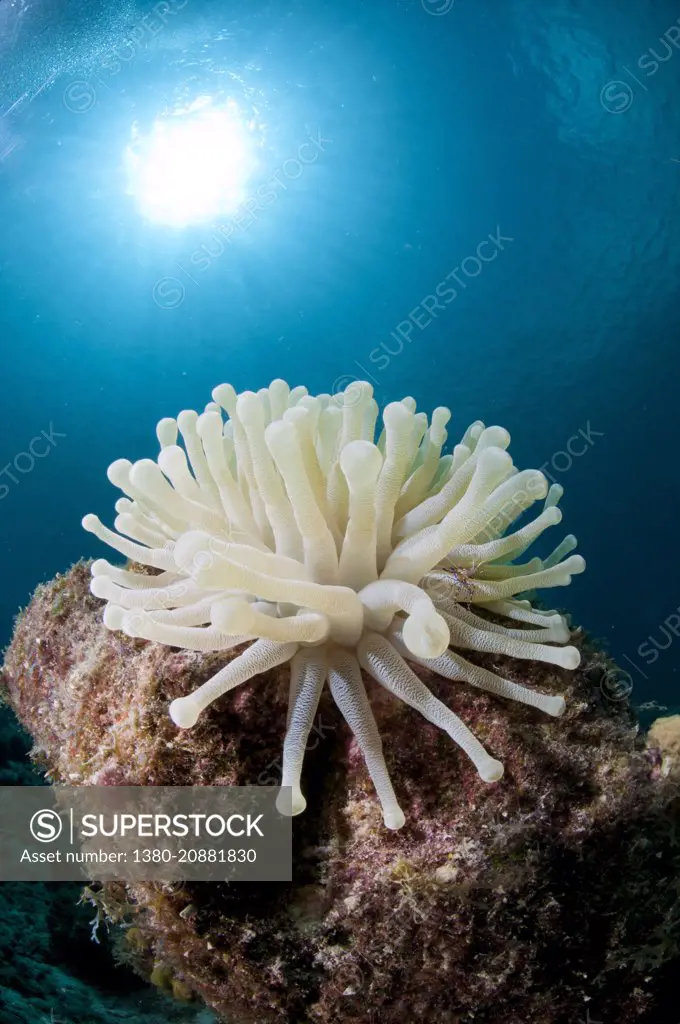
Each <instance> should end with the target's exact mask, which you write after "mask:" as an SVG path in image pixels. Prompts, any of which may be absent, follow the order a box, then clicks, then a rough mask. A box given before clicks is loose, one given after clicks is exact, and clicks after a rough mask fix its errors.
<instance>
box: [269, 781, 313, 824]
mask: <svg viewBox="0 0 680 1024" xmlns="http://www.w3.org/2000/svg"><path fill="white" fill-rule="evenodd" d="M306 807H307V801H306V800H305V798H304V796H303V795H302V790H301V789H300V787H299V786H294V787H293V789H292V791H291V788H290V787H289V786H284V787H282V788H281V791H280V793H279V795H278V796H277V798H276V809H277V811H278V812H279V814H282V815H284V817H286V818H290V817H293V818H294V817H295V816H296V815H297V814H302V813H303V811H304V810H305V809H306Z"/></svg>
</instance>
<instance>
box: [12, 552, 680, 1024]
mask: <svg viewBox="0 0 680 1024" xmlns="http://www.w3.org/2000/svg"><path fill="white" fill-rule="evenodd" d="M89 580H90V571H89V565H87V564H86V563H79V564H78V565H76V566H75V567H74V568H73V569H72V570H71V571H70V572H69V573H68V574H66V575H65V576H61V577H58V578H57V579H56V580H54V581H53V582H51V583H49V584H45V585H42V586H40V587H38V589H37V591H36V593H35V596H34V598H33V600H32V602H31V604H30V605H29V607H28V608H27V609H26V611H24V612H23V614H22V615H21V616H20V618H19V620H18V622H17V626H16V630H15V634H14V639H13V641H12V644H11V645H10V647H9V649H8V651H7V655H6V660H5V664H4V668H3V683H4V689H5V692H6V694H7V696H8V699H9V702H10V703H11V705H12V707H13V708H14V709H15V711H16V713H17V715H18V717H19V719H20V720H21V722H22V724H23V725H24V726H25V727H26V728H27V729H28V730H29V731H30V733H31V734H32V736H33V739H34V750H33V754H34V757H35V759H36V762H37V763H38V764H39V765H41V766H42V767H44V768H45V770H46V771H47V774H48V778H49V779H50V780H51V781H52V782H55V783H67V784H71V785H74V784H75V785H126V784H127V785H183V786H191V785H197V786H203V785H232V784H236V785H240V784H257V783H272V782H274V780H275V777H276V774H277V772H280V737H281V730H282V729H285V723H286V712H287V701H288V684H287V680H286V678H285V672H284V670H283V669H282V668H277V669H275V670H272V671H271V672H269V673H267V674H266V676H263V677H259V678H258V679H256V680H253V681H251V682H249V683H246V684H244V686H243V687H241V688H240V689H239V690H234V691H233V692H231V693H230V694H228V695H226V696H225V697H224V699H223V700H222V701H220V702H217V703H216V704H215V705H214V706H213V707H212V708H211V710H210V714H208V715H206V716H205V717H204V719H203V720H202V721H201V722H200V723H198V724H197V725H196V727H195V728H194V729H192V730H188V731H178V730H177V729H176V727H175V726H174V725H173V723H172V721H171V720H170V718H169V716H168V715H167V710H166V709H167V704H168V702H169V701H171V700H174V699H175V697H176V696H177V695H178V694H180V693H182V692H185V691H186V690H187V689H188V688H191V687H192V686H194V685H196V684H197V683H199V682H200V681H201V680H202V679H203V678H205V676H207V675H209V674H210V673H211V672H213V671H214V670H215V669H216V668H217V667H218V666H219V665H220V664H223V662H224V660H225V655H224V654H222V655H220V654H214V655H199V654H196V653H193V652H187V651H179V650H173V649H171V648H168V647H166V646H164V645H161V644H157V643H152V642H148V641H144V640H139V639H134V638H130V637H127V636H125V635H124V634H120V633H114V632H111V631H110V630H108V629H107V628H106V627H105V626H104V625H103V624H102V622H101V612H100V603H99V601H98V600H97V599H96V598H94V597H93V596H92V595H91V594H90V592H89ZM55 605H56V606H58V614H55V611H54V609H55ZM572 642H573V643H575V644H576V645H577V646H578V647H579V648H580V649H581V651H582V655H583V661H582V665H581V667H580V668H579V669H577V670H576V671H574V672H570V671H567V670H564V669H559V668H555V667H547V666H545V665H536V664H529V665H528V666H527V669H528V671H527V674H526V675H525V677H524V678H525V680H526V682H527V684H528V685H537V686H539V685H540V686H541V687H542V688H543V689H554V690H559V691H560V692H562V693H563V694H564V695H565V697H566V698H567V711H566V712H565V715H564V716H563V718H562V719H561V720H560V723H559V727H556V726H555V723H553V722H551V721H550V720H547V721H546V720H544V719H543V718H542V716H541V715H540V712H538V711H537V710H535V709H533V708H529V707H526V706H523V705H520V704H516V703H514V702H513V703H511V704H509V705H508V706H507V707H503V708H502V709H500V708H499V705H498V698H496V697H494V696H492V695H489V694H486V693H484V692H481V691H478V690H473V689H472V688H466V687H456V688H455V689H451V688H450V684H448V683H446V682H445V681H443V680H440V679H438V678H437V677H436V676H434V675H429V674H427V672H425V670H423V672H424V678H425V680H426V682H427V685H428V686H431V687H432V689H433V692H434V693H436V694H437V695H438V696H439V697H440V698H441V699H446V700H447V702H448V703H450V705H451V706H452V707H453V709H454V711H455V712H456V713H457V714H459V715H460V716H461V717H464V718H465V721H467V722H470V723H472V725H473V727H474V728H476V729H478V730H479V733H480V735H482V736H483V738H484V741H485V742H487V743H488V744H489V746H490V747H491V748H492V749H493V750H494V751H495V752H496V753H497V755H498V756H499V757H502V759H503V761H504V762H505V766H506V772H505V776H504V779H503V780H502V781H501V782H499V783H497V784H495V785H493V786H489V785H486V784H485V783H484V782H482V781H481V780H480V779H479V777H478V775H477V774H476V772H475V770H474V767H473V766H472V764H471V763H470V762H469V761H467V759H465V758H461V757H460V755H459V754H458V753H457V751H456V748H455V747H454V746H453V745H452V744H450V743H449V742H448V740H447V737H446V735H445V734H443V733H442V732H441V731H440V730H438V729H437V728H436V727H435V726H433V725H430V724H429V723H425V724H424V725H423V726H422V727H421V728H420V729H419V731H418V733H417V734H415V735H414V732H413V723H412V716H413V712H412V711H411V710H410V709H409V708H407V707H406V706H405V705H404V704H402V703H401V702H399V701H393V700H391V699H389V698H386V697H385V696H384V695H383V693H382V692H381V690H380V689H379V687H378V686H377V685H376V684H372V683H371V682H370V680H369V681H367V688H368V691H369V695H370V699H371V702H372V704H373V708H374V713H375V716H376V720H377V722H378V724H379V727H380V729H381V730H382V731H383V732H384V734H385V735H389V736H390V742H389V744H386V746H385V757H386V760H387V763H388V766H389V768H390V770H391V771H393V772H394V773H395V776H396V777H398V778H399V779H400V780H401V783H400V789H401V792H402V800H403V803H404V806H405V807H406V808H407V811H408V814H407V818H408V820H407V823H406V825H405V826H404V828H403V829H401V830H400V831H398V832H390V831H388V830H386V829H385V828H384V826H383V823H382V817H381V814H380V809H379V805H378V804H377V803H376V801H375V800H374V798H373V794H372V790H371V784H370V780H369V778H368V775H367V772H366V768H365V765H364V763H363V760H362V758H361V755H360V753H359V751H358V750H357V748H356V744H355V742H354V741H353V740H352V737H351V734H350V733H349V730H347V729H346V727H345V725H344V723H343V721H342V718H341V716H340V714H339V712H338V710H337V709H336V708H335V706H334V705H333V703H332V701H330V700H329V699H328V698H329V696H330V695H329V694H324V696H323V697H322V700H321V703H320V708H319V715H318V718H317V722H316V732H315V734H314V735H315V740H314V742H311V743H310V744H309V745H308V751H307V759H306V772H305V776H306V779H307V787H308V794H309V797H310V799H309V801H308V808H307V811H306V813H305V814H304V815H301V816H300V817H299V818H297V819H295V822H294V854H293V865H294V879H293V881H292V882H291V883H269V884H261V883H258V884H255V883H235V884H232V885H230V886H227V885H219V884H212V883H186V884H184V885H182V886H177V885H175V886H173V887H171V888H167V889H166V888H164V887H163V886H162V885H161V884H158V883H157V884H134V885H129V886H125V885H123V884H122V883H115V884H114V883H110V884H107V885H106V886H104V887H102V888H100V889H99V891H98V893H96V896H97V898H98V900H99V902H100V905H101V907H102V910H103V913H105V914H106V915H107V916H108V917H109V918H110V919H111V920H118V921H120V922H121V923H123V924H126V925H130V926H131V927H128V928H127V930H123V931H121V940H120V941H121V944H124V947H125V956H126V958H127V959H134V960H136V962H137V965H138V968H139V969H140V970H142V971H144V972H145V973H146V976H147V977H151V976H152V975H153V977H154V978H155V980H156V981H157V982H158V980H159V979H160V978H161V976H162V979H164V982H163V983H164V985H165V987H166V988H167V989H168V991H174V990H176V991H177V992H181V993H182V994H183V997H186V996H187V995H189V994H190V995H192V996H193V997H194V998H201V999H203V1000H205V1001H206V1003H208V1004H209V1005H210V1006H212V1007H213V1008H215V1009H216V1010H217V1011H218V1012H219V1013H220V1014H222V1015H223V1017H224V1019H225V1021H229V1022H232V1024H237V1022H238V1024H241V1022H244V1024H245V1022H248V1024H251V1022H252V1024H254V1022H257V1024H268V1022H282V1021H291V1022H300V1024H302V1022H308V1021H309V1022H320V1024H330V1022H334V1021H338V1022H342V1021H349V1020H354V1021H367V1022H373V1021H375V1022H382V1021H385V1022H388V1024H393V1022H394V1024H396V1022H398V1021H403V1020H404V1019H409V1018H410V1017H416V1016H417V1017H419V1018H421V1019H423V1020H427V1021H441V1022H442V1024H454V1022H457V1021H460V1022H468V1021H469V1022H473V1021H474V1022H475V1024H478V1022H483V1024H487V1022H488V1024H500V1022H502V1024H525V1022H526V1021H536V1022H537V1024H561V1022H562V1021H565V1022H568V1021H578V1020H580V1019H584V1020H585V1016H584V1013H585V1009H584V1008H585V1007H587V1006H590V1007H591V1008H592V1010H593V1012H592V1013H591V1018H592V1019H593V1020H616V1021H617V1022H619V1024H627V1022H632V1021H649V1022H654V1024H657V1022H659V1021H661V1020H664V1019H665V1018H663V1017H661V1016H659V1015H658V1012H657V1010H656V1007H657V1001H658V998H659V993H660V991H661V990H662V988H663V985H664V978H665V977H666V975H665V974H664V965H665V964H667V963H668V962H669V961H670V958H671V957H673V956H674V955H677V945H676V943H677V935H678V932H677V927H678V910H677V891H676V889H675V888H674V884H675V883H674V880H676V879H677V877H678V874H679V871H680V831H679V830H678V820H679V819H678V796H677V786H676V785H675V784H673V782H672V780H671V779H669V778H665V777H664V775H663V773H662V772H661V771H660V770H659V764H660V762H661V755H660V754H659V753H658V751H656V750H655V749H652V750H645V749H643V747H642V744H641V742H640V739H639V737H638V735H637V728H636V725H635V722H634V720H633V717H632V715H631V713H630V711H629V710H628V709H627V707H626V705H625V704H624V703H617V704H611V703H608V702H607V701H606V699H605V698H604V697H603V694H602V690H601V687H600V683H601V680H602V678H603V675H604V673H605V671H606V670H608V669H609V667H610V666H609V664H607V663H606V662H605V660H604V658H603V656H602V655H601V654H600V653H599V652H597V651H595V650H591V649H590V648H589V647H588V646H586V645H585V644H584V640H583V637H582V636H581V634H580V633H576V634H574V635H573V636H572ZM232 656H233V655H232V654H228V655H226V657H227V658H228V657H232ZM475 657H476V659H479V662H480V664H481V663H484V664H485V665H487V666H488V667H493V668H494V669H495V670H497V671H498V670H500V671H503V670H508V671H509V667H508V666H507V665H506V659H504V658H503V657H502V656H490V655H476V656H475ZM447 688H448V689H447ZM126 935H127V936H128V937H129V938H130V940H131V941H129V942H125V936H126ZM154 972H155V973H154ZM168 979H169V980H168ZM166 982H167V984H166ZM595 1010H597V1012H594V1011H595Z"/></svg>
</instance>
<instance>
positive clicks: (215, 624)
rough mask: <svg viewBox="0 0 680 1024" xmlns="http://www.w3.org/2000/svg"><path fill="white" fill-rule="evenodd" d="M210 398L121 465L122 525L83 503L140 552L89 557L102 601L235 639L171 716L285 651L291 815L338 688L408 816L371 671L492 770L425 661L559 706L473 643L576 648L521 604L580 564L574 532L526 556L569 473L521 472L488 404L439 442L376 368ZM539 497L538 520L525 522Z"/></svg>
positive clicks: (138, 633)
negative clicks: (497, 667) (328, 389)
mask: <svg viewBox="0 0 680 1024" xmlns="http://www.w3.org/2000/svg"><path fill="white" fill-rule="evenodd" d="M212 397H213V401H212V402H209V403H208V405H207V406H206V408H205V410H204V411H203V412H201V413H199V412H196V411H193V410H184V411H183V412H181V413H179V415H178V416H177V417H176V418H170V417H167V418H165V419H163V420H161V421H160V422H159V424H158V426H157V428H156V434H157V437H158V441H159V444H160V452H159V454H158V456H157V457H156V459H155V460H152V459H142V460H139V461H138V462H135V463H132V462H130V461H128V460H127V459H118V460H117V461H116V462H114V463H112V465H111V466H110V467H109V470H108V476H109V480H110V481H111V483H113V484H114V486H116V487H118V488H119V490H120V491H121V492H122V497H120V498H119V499H118V501H117V502H116V503H115V509H116V518H115V522H114V527H115V528H114V529H113V530H111V529H109V528H108V527H107V526H105V525H104V524H103V523H102V522H101V521H100V520H99V519H98V517H97V516H94V515H87V516H85V518H84V519H83V526H84V527H85V529H86V530H89V531H90V532H91V533H93V534H94V535H95V536H96V537H97V538H98V539H99V540H100V541H102V542H103V543H104V544H107V545H108V546H109V547H110V548H113V550H115V551H117V552H118V553H119V554H121V555H123V556H124V558H126V559H128V560H129V562H131V563H134V565H133V566H132V567H131V566H127V567H118V566H115V565H111V564H110V563H109V562H107V561H106V560H104V559H102V558H100V559H98V560H96V561H95V562H94V563H93V565H92V583H91V590H92V593H93V594H94V595H95V596H97V597H99V598H100V599H101V600H102V601H105V602H106V608H105V611H104V624H105V625H106V626H107V628H109V629H111V630H116V631H121V632H123V633H126V634H127V635H129V636H131V637H135V638H139V639H143V640H147V641H149V642H154V643H160V644H165V645H168V646H172V647H180V648H184V649H186V650H192V651H199V652H209V651H230V650H232V649H234V648H238V647H241V646H242V645H243V649H241V650H240V652H237V653H236V654H235V656H232V658H231V660H230V661H228V662H227V664H225V665H224V667H223V668H221V669H220V670H219V671H218V672H217V673H216V674H215V675H214V676H213V677H212V678H210V679H208V680H207V681H206V682H204V683H203V684H202V685H201V686H199V687H198V688H197V689H196V690H194V692H193V693H189V694H186V695H184V696H182V697H178V698H177V699H176V700H174V701H173V702H172V704H171V705H170V715H171V717H172V719H173V721H174V722H175V724H176V725H177V726H178V727H179V728H182V729H188V728H190V727H191V726H193V725H194V723H195V722H196V721H197V720H198V718H199V717H200V716H201V715H202V714H203V713H204V712H205V711H206V709H207V708H208V707H209V706H210V705H211V704H212V703H213V702H214V701H216V700H218V699H219V698H220V697H221V696H223V695H224V694H226V693H228V692H229V691H230V690H232V689H233V688H234V687H237V686H240V685H241V684H242V683H245V682H248V681H249V680H253V679H255V677H257V676H259V675H261V674H262V673H263V672H267V671H269V670H271V669H275V668H276V667H277V666H281V665H283V664H287V663H288V664H289V665H290V692H289V707H288V721H287V728H286V736H285V739H284V744H283V759H282V786H283V787H284V788H283V789H282V791H281V796H280V799H279V803H278V806H279V808H280V810H281V812H282V813H291V812H292V813H293V814H299V813H301V812H302V811H303V810H304V809H305V806H306V802H305V798H304V796H303V793H302V772H303V761H304V754H305V749H306V745H307V740H308V737H309V733H310V731H311V729H312V728H313V726H314V717H315V715H316V713H317V709H318V706H319V700H320V698H321V694H322V690H323V688H324V685H325V684H326V683H327V684H328V687H329V690H330V692H331V695H332V697H333V699H334V701H335V703H336V704H337V706H338V708H339V709H340V711H341V713H342V715H343V717H344V719H345V720H346V722H347V723H348V725H349V727H350V729H351V730H352V733H353V734H354V737H355V739H356V742H357V745H358V748H359V749H360V751H361V753H362V754H363V757H364V760H365V762H366V766H367V769H368V773H369V775H370V778H371V780H372V782H373V785H374V787H375V791H376V793H377V796H378V800H379V801H380V805H381V807H382V812H383V819H384V822H385V825H386V826H387V827H388V828H391V829H397V828H400V827H401V826H402V825H403V823H404V820H405V816H404V812H403V811H402V809H401V807H400V806H399V803H398V800H397V796H396V794H395V791H394V788H393V784H392V781H391V779H390V776H389V772H388V768H387V763H388V760H389V757H387V758H386V753H385V752H384V751H383V740H382V738H381V736H380V734H379V731H378V726H377V723H376V720H375V717H374V715H373V711H372V709H371V705H370V702H369V698H368V695H367V691H366V687H365V684H364V679H363V676H362V669H363V671H364V672H365V673H366V674H368V675H370V676H372V677H373V678H374V679H375V680H377V682H378V683H380V685H381V686H383V687H385V688H386V689H388V690H390V691H391V692H392V693H393V694H394V695H395V696H397V697H398V698H399V699H401V700H403V701H405V702H406V703H407V704H410V705H411V706H412V707H413V708H415V709H416V710H418V711H419V712H420V713H421V714H422V715H424V716H425V718H427V719H428V720H429V721H430V722H432V723H434V724H435V725H437V726H438V727H439V728H441V729H443V730H444V731H445V732H447V733H448V735H449V736H450V737H451V739H452V740H453V741H454V742H455V743H456V744H457V745H458V746H459V747H460V748H461V749H462V750H463V751H464V752H465V753H466V754H467V756H468V757H469V758H470V759H471V761H472V762H473V764H474V765H475V767H476V769H477V772H478V774H479V775H480V777H481V778H482V779H483V780H484V781H485V782H494V781H496V780H497V779H499V778H500V777H501V775H502V773H503V766H502V764H501V763H500V761H498V760H497V759H496V758H494V756H493V754H492V753H490V752H489V751H487V750H486V749H485V748H484V747H483V746H482V745H481V744H480V743H479V741H478V740H477V738H476V737H475V736H474V735H473V734H472V732H470V730H469V729H468V728H467V726H466V725H465V724H464V722H462V721H461V719H460V718H458V717H457V716H456V715H455V714H454V713H453V712H452V711H451V710H450V709H449V708H448V707H447V706H446V705H445V704H444V703H443V702H442V701H440V700H439V699H438V698H436V697H435V696H434V694H432V693H431V692H430V690H429V689H428V688H427V687H426V686H425V685H424V683H423V682H422V680H421V679H420V678H419V677H418V675H417V673H416V671H414V667H415V669H416V670H417V668H418V667H419V666H421V665H422V666H426V667H427V668H428V669H429V670H430V671H432V672H434V673H436V674H438V675H440V676H442V677H443V678H446V679H451V680H461V681H464V682H466V683H469V684H470V685H472V686H475V687H477V688H479V689H482V690H486V691H487V692H489V693H491V694H493V695H495V696H497V697H499V698H507V699H510V700H515V701H518V702H520V703H524V704H527V705H530V706H533V707H535V708H537V709H538V710H540V711H542V712H543V713H545V714H547V715H549V716H552V717H558V716H559V715H560V714H562V712H563V711H564V700H563V698H562V697H561V696H559V695H552V694H544V693H539V692H537V691H535V690H534V689H533V688H530V687H527V686H522V685H520V684H519V683H515V682H513V681H512V680H511V679H505V678H503V677H501V676H500V675H497V674H496V673H495V672H491V671H489V670H488V669H484V668H481V667H479V666H477V665H474V664H473V663H471V662H469V661H467V660H466V659H465V658H464V657H463V655H462V654H461V653H460V651H469V650H472V651H487V652H492V653H495V654H502V655H504V656H507V657H509V658H517V659H531V660H535V661H541V662H544V663H547V664H554V665H558V666H560V667H561V668H565V669H574V668H576V666H577V665H578V663H579V660H580V654H579V651H578V650H577V648H576V647H574V646H571V645H569V643H568V642H569V638H570V633H569V629H568V626H567V623H566V620H565V619H564V618H563V617H562V616H561V615H560V614H559V613H558V612H555V611H543V610H541V609H538V608H535V607H533V605H532V604H531V601H529V600H528V599H527V597H528V596H529V595H530V594H533V592H534V591H536V590H540V589H542V588H551V587H559V586H566V585H567V584H569V583H570V582H571V578H572V576H573V575H574V574H576V573H580V572H582V571H583V569H584V567H585V563H584V561H583V559H582V558H581V557H580V556H579V555H575V554H572V552H573V551H574V548H575V547H576V539H575V538H574V537H573V536H572V535H571V534H570V535H568V536H567V537H565V538H564V540H562V542H561V543H558V544H557V546H556V547H555V548H554V550H553V552H552V554H550V555H549V556H548V557H547V558H544V559H541V558H537V557H535V558H527V559H525V560H522V556H523V555H524V553H525V551H527V549H528V548H529V547H530V546H531V545H532V544H533V543H534V541H535V540H537V539H538V538H539V537H540V536H541V535H542V534H543V532H544V531H545V530H547V529H549V528H550V527H552V526H555V525H557V524H559V522H560V521H561V518H562V513H561V511H560V510H559V508H558V507H557V506H558V503H559V500H560V498H561V496H562V488H561V487H560V486H558V485H553V486H552V487H550V488H548V484H547V481H546V479H545V477H544V476H543V474H542V473H540V472H538V471H536V470H524V471H518V470H517V468H516V467H515V466H514V464H513V461H512V458H511V457H510V454H509V453H508V448H509V445H510V435H509V434H508V432H507V431H506V430H505V429H504V428H503V427H500V426H489V427H487V426H485V425H484V423H482V422H481V421H479V420H477V421H475V422H474V423H472V424H471V425H470V426H469V427H468V429H467V430H466V431H465V432H464V433H463V436H462V438H461V440H460V442H459V443H458V444H455V445H454V446H453V447H452V450H451V452H450V453H446V452H445V451H444V447H445V445H446V442H447V426H448V424H449V421H450V418H451V413H450V412H449V410H448V409H446V408H444V407H440V408H437V409H435V410H434V413H433V414H432V418H431V420H430V421H429V422H428V418H427V416H426V415H425V413H423V412H418V411H416V402H415V399H413V398H410V397H408V398H404V399H403V400H402V401H400V402H392V403H390V404H389V405H388V406H386V408H385V410H384V412H383V417H382V424H378V423H377V420H378V415H379V410H378V405H377V403H376V401H375V399H374V398H373V390H372V388H371V385H370V384H367V383H366V382H365V381H354V382H353V383H351V384H350V385H349V386H348V387H347V388H346V389H345V390H344V391H342V392H340V393H339V394H335V395H318V396H312V395H309V394H308V392H307V389H306V388H304V387H302V386H298V387H294V388H290V387H289V386H288V384H286V383H285V381H282V380H274V381H272V383H271V384H270V385H269V387H268V388H262V389H260V391H258V392H252V391H250V392H244V393H243V394H240V395H239V394H237V393H236V391H235V389H234V388H233V387H232V386H231V385H230V384H221V385H219V386H218V387H217V388H215V390H214V391H213V395H212ZM376 435H377V436H376ZM536 501H539V502H541V504H542V507H541V508H540V511H539V512H538V514H537V515H536V516H535V518H534V519H532V520H531V521H530V522H527V523H526V524H525V525H522V526H521V527H520V528H519V529H515V530H514V531H513V524H514V523H515V521H516V520H517V519H518V518H519V516H521V515H522V514H523V513H525V512H526V511H527V509H529V508H530V507H531V506H532V505H533V504H534V502H536ZM135 565H136V566H142V567H144V569H143V571H138V570H137V568H135ZM473 608H474V609H475V610H474V611H473ZM478 612H479V614H478ZM498 618H500V619H501V620H502V621H498ZM508 622H509V623H510V625H507V624H506V623H508ZM412 666H414V667H412ZM388 739H389V738H388ZM387 753H389V751H387ZM291 796H292V799H291Z"/></svg>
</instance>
